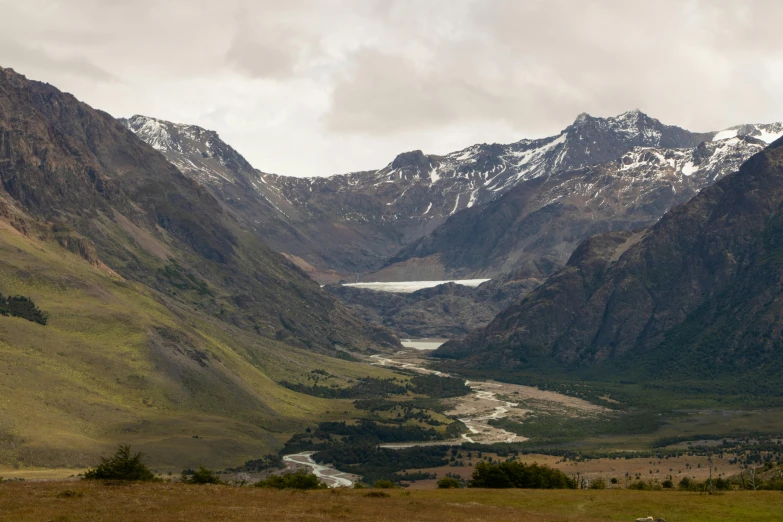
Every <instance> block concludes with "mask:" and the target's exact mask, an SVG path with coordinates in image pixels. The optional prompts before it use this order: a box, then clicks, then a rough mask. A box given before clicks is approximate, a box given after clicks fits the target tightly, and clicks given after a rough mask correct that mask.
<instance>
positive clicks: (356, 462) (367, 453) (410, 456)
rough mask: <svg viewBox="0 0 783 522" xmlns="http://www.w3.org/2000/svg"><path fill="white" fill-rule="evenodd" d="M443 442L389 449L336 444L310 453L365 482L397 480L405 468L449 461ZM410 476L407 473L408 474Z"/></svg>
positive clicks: (374, 445) (372, 445)
mask: <svg viewBox="0 0 783 522" xmlns="http://www.w3.org/2000/svg"><path fill="white" fill-rule="evenodd" d="M447 450H448V448H447V447H445V446H415V447H412V448H402V449H388V448H380V447H378V446H377V445H376V444H338V445H334V446H332V447H330V448H327V449H325V450H322V451H319V452H318V453H316V454H315V455H313V459H315V461H316V462H319V463H325V464H332V465H333V466H334V467H335V468H337V469H339V470H341V471H346V472H350V473H356V474H357V475H361V476H362V478H363V480H364V482H366V483H368V484H373V483H375V482H376V481H378V480H390V481H393V482H395V483H399V482H400V481H401V480H410V478H408V479H405V478H403V477H404V476H405V474H406V471H405V470H408V469H421V468H435V467H439V466H444V465H446V464H447V463H448V460H447ZM409 477H410V475H409Z"/></svg>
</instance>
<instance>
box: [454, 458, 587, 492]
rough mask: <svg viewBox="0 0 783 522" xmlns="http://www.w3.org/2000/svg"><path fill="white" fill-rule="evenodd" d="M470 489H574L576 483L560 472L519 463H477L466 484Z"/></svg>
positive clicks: (536, 465)
mask: <svg viewBox="0 0 783 522" xmlns="http://www.w3.org/2000/svg"><path fill="white" fill-rule="evenodd" d="M468 487H471V488H528V489H574V488H575V487H576V483H575V482H574V481H573V480H572V479H571V478H569V477H568V475H566V474H565V473H563V472H562V471H559V470H556V469H553V468H550V467H549V466H540V465H538V464H529V465H528V464H523V463H521V462H516V461H511V462H500V463H491V462H479V463H478V464H476V469H475V470H474V471H473V477H472V479H471V481H470V483H469V484H468Z"/></svg>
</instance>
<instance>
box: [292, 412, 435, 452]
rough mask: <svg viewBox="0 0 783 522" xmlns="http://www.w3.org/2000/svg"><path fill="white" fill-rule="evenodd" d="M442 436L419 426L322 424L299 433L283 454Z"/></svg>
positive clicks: (430, 429) (374, 423) (366, 423)
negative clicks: (337, 446) (338, 446)
mask: <svg viewBox="0 0 783 522" xmlns="http://www.w3.org/2000/svg"><path fill="white" fill-rule="evenodd" d="M441 438H442V436H441V435H440V434H439V433H438V432H437V431H435V430H434V429H432V428H429V429H424V428H420V427H418V426H406V425H401V426H394V425H392V426H390V425H387V424H380V423H377V422H373V421H369V420H362V421H359V422H358V423H357V424H347V423H345V422H322V423H320V424H319V425H318V428H317V429H315V430H310V429H309V428H308V431H305V432H304V433H297V434H296V435H294V436H293V437H291V438H290V439H289V440H288V442H286V444H285V446H284V447H283V449H282V450H281V453H282V454H288V453H298V452H300V451H306V450H326V449H328V448H331V447H333V446H336V445H345V446H353V445H365V444H373V445H377V444H381V443H390V442H413V441H416V442H418V441H430V440H439V439H441Z"/></svg>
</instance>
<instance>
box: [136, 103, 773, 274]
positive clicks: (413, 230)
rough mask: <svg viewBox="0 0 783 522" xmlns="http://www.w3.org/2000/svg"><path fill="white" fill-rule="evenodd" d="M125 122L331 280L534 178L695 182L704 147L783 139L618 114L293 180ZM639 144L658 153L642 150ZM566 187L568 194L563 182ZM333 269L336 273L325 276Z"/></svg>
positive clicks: (205, 137) (178, 129)
mask: <svg viewBox="0 0 783 522" xmlns="http://www.w3.org/2000/svg"><path fill="white" fill-rule="evenodd" d="M124 122H125V124H126V126H128V128H129V129H131V130H132V131H133V132H134V133H135V134H136V135H137V136H139V137H140V138H141V139H142V140H144V141H146V142H147V143H149V144H150V145H152V146H153V147H155V148H156V149H158V150H159V151H161V152H162V153H163V154H164V155H165V156H166V157H167V158H168V159H169V161H170V162H171V163H173V164H174V165H176V166H177V167H178V168H179V169H180V170H181V171H182V172H183V173H185V174H186V175H188V176H190V177H192V178H193V179H195V180H196V181H198V182H199V183H200V184H202V185H204V186H205V187H207V188H208V189H209V190H211V191H212V192H213V194H215V195H216V196H217V197H218V198H219V199H221V200H223V201H224V202H226V204H227V205H228V206H229V207H230V208H231V209H233V211H234V212H235V214H236V215H237V219H239V220H241V221H244V223H245V224H246V225H247V226H248V227H249V228H250V229H251V230H253V231H255V232H256V233H258V234H260V235H261V237H262V238H263V239H264V240H265V241H267V242H268V243H269V244H270V245H272V246H273V248H276V249H277V250H280V251H282V252H285V253H286V254H288V255H289V256H290V257H291V258H292V259H294V260H295V261H296V262H298V263H299V264H300V266H302V267H303V268H305V269H307V270H309V271H310V272H311V275H314V276H316V277H318V278H319V279H321V280H322V281H326V280H332V281H333V280H335V279H339V278H340V277H347V275H348V274H354V273H362V272H367V271H371V270H376V269H378V268H380V267H382V266H384V265H386V264H388V259H389V258H390V257H391V256H393V255H394V254H395V253H396V252H398V251H399V250H400V249H401V248H405V247H406V246H408V245H410V244H411V243H412V242H414V241H416V240H419V239H420V238H423V237H425V236H427V235H428V234H429V233H431V232H432V231H434V230H435V229H436V228H437V227H438V226H440V225H442V224H443V223H444V222H445V221H446V220H447V219H448V218H449V217H450V216H454V215H455V214H457V213H458V212H459V211H460V210H464V209H473V208H476V207H480V206H483V205H484V204H487V203H489V202H491V201H494V200H497V199H498V198H500V197H501V196H502V195H503V194H505V193H507V192H508V191H509V190H511V189H512V188H514V187H516V186H519V185H520V184H525V183H527V182H530V181H531V180H535V179H539V178H541V179H546V180H548V179H550V178H553V177H558V176H560V175H561V173H573V172H575V171H578V170H579V169H582V168H585V167H589V166H595V165H604V164H607V163H611V162H613V161H619V160H618V158H622V162H630V163H627V165H628V166H627V167H626V168H625V169H624V170H623V172H625V173H626V174H627V176H628V177H630V176H632V175H634V174H635V173H638V172H642V171H644V170H645V169H644V168H643V166H642V164H644V165H647V166H648V167H649V169H651V170H656V169H663V170H665V171H666V172H669V171H672V170H673V169H677V168H680V171H681V172H682V175H683V176H685V177H687V176H688V174H689V173H690V171H691V170H692V169H695V168H696V165H697V164H698V165H700V164H701V163H697V162H699V161H702V160H700V157H694V158H691V160H692V165H691V166H688V165H687V164H688V161H689V160H686V159H684V157H685V155H687V154H688V152H687V151H689V150H691V149H694V148H695V147H697V146H698V145H699V144H700V143H703V142H709V141H710V140H712V139H718V141H719V142H720V141H723V140H724V139H739V138H740V137H743V136H756V137H758V138H759V139H762V140H765V141H771V138H772V137H774V136H775V135H777V134H778V133H783V129H781V126H780V125H779V124H772V125H763V126H752V125H742V126H738V127H735V128H732V129H729V130H727V131H723V132H722V133H714V132H712V133H692V132H689V131H687V130H684V129H681V128H679V127H674V126H668V125H664V124H662V123H661V122H660V121H658V120H656V119H654V118H651V117H649V116H647V115H646V114H644V113H642V112H639V111H630V112H626V113H623V114H621V115H619V116H616V117H612V118H597V117H592V116H590V115H587V114H581V115H579V116H578V117H577V118H576V120H575V121H574V123H573V124H572V125H570V126H568V127H567V128H566V129H564V130H563V131H562V132H561V133H559V134H558V135H556V136H551V137H547V138H541V139H524V140H521V141H518V142H516V143H512V144H506V145H501V144H479V145H474V146H471V147H468V148H466V149H463V150H461V151H457V152H453V153H450V154H447V155H445V156H435V155H425V154H424V153H422V152H421V151H412V152H406V153H403V154H400V155H399V156H397V157H396V158H395V159H394V160H393V161H392V162H391V163H389V164H388V165H386V166H385V167H383V168H381V169H379V170H377V171H365V172H354V173H350V174H340V175H333V176H328V177H312V178H296V177H289V176H280V175H276V174H268V173H264V172H261V171H259V170H257V169H254V168H253V167H252V166H251V165H250V164H249V163H248V162H247V161H246V160H245V159H244V158H243V157H242V156H241V155H240V154H239V153H237V152H236V151H235V150H234V149H232V148H231V147H230V146H228V145H227V144H225V143H224V142H223V141H222V140H220V138H219V137H218V135H217V134H216V133H215V132H213V131H208V130H205V129H201V128H199V127H196V126H192V125H182V124H175V123H170V122H165V121H162V120H157V119H154V118H148V117H144V116H134V117H132V118H130V119H128V120H124ZM739 143H740V142H738V144H739ZM741 143H743V144H744V143H746V142H745V141H741ZM738 146H739V147H740V148H742V147H743V146H744V145H741V144H739V145H738ZM639 147H642V148H644V149H650V150H651V151H652V150H653V149H654V150H655V151H657V152H656V153H652V152H651V151H647V152H649V153H647V154H645V152H644V151H643V149H639ZM667 151H672V152H667ZM628 154H631V156H626V155H628ZM667 154H668V156H667ZM659 155H663V157H664V160H661V159H660V158H659ZM639 162H640V163H639ZM672 162H673V163H672ZM637 163H639V164H638V165H637ZM624 165H626V164H625V163H624ZM634 165H636V166H634ZM716 168H718V167H716ZM649 169H648V170H649ZM697 170H698V169H697ZM713 170H714V169H713ZM718 170H721V169H720V168H718ZM721 172H722V170H721ZM568 179H571V180H572V179H573V174H571V175H569V176H568ZM645 179H647V178H644V177H643V176H642V177H641V178H639V179H638V180H637V181H636V185H637V186H638V185H640V184H641V185H644V184H645V183H647V182H646V181H644V180H645ZM694 179H695V178H694ZM699 179H701V177H699ZM686 185H687V186H689V187H690V186H691V185H693V186H697V185H698V184H697V183H686ZM561 189H562V190H566V188H565V185H562V186H561ZM650 190H653V188H652V187H650ZM683 190H685V189H684V188H683ZM642 192H644V191H642ZM640 197H644V196H643V195H642V196H640ZM667 208H668V207H667ZM665 210H666V209H663V210H661V212H660V214H662V213H663V211H665ZM325 269H331V270H333V272H330V273H329V274H326V273H324V272H322V270H325Z"/></svg>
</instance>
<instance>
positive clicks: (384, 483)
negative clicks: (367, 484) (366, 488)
mask: <svg viewBox="0 0 783 522" xmlns="http://www.w3.org/2000/svg"><path fill="white" fill-rule="evenodd" d="M372 487H374V488H375V489H394V488H396V487H397V485H396V484H395V483H394V482H392V481H391V480H376V481H375V484H373V485H372Z"/></svg>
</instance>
